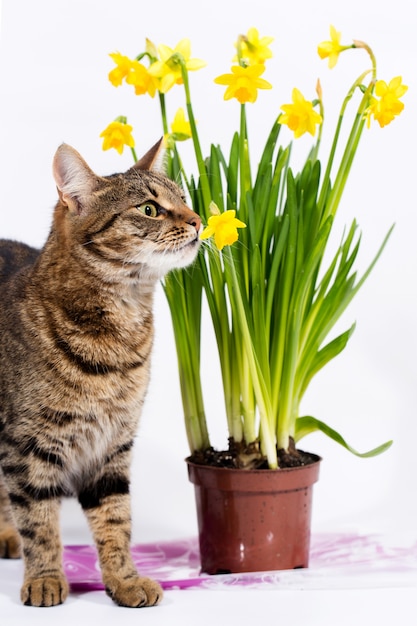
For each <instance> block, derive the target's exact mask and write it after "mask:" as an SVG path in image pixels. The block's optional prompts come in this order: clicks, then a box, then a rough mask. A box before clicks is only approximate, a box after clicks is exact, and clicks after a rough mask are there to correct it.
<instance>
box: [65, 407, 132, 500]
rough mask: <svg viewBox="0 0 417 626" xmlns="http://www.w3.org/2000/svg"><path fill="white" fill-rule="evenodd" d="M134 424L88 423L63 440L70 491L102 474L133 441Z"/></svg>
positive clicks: (100, 421) (106, 421) (68, 434)
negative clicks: (117, 453) (124, 447)
mask: <svg viewBox="0 0 417 626" xmlns="http://www.w3.org/2000/svg"><path fill="white" fill-rule="evenodd" d="M133 430H134V428H133V424H132V425H129V424H125V423H124V424H122V423H121V422H120V420H118V419H115V418H113V419H111V418H107V419H102V420H94V421H85V422H83V423H82V424H79V425H78V427H77V428H74V429H72V432H70V433H67V435H66V437H65V438H64V439H65V441H64V445H65V448H66V464H65V465H66V480H67V483H68V485H67V486H68V488H69V489H71V490H72V489H73V488H75V489H78V488H79V486H80V485H82V484H83V483H85V482H88V481H89V480H90V479H93V478H94V476H96V475H97V474H100V473H101V472H102V471H103V468H104V467H105V466H106V464H107V463H108V462H109V461H110V460H111V459H112V457H113V456H114V455H115V453H116V451H117V450H118V449H119V448H122V447H123V446H125V445H126V444H127V443H128V442H130V441H131V438H132V436H133V435H132V431H133Z"/></svg>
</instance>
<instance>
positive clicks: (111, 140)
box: [100, 120, 135, 154]
mask: <svg viewBox="0 0 417 626" xmlns="http://www.w3.org/2000/svg"><path fill="white" fill-rule="evenodd" d="M132 130H133V128H132V126H130V125H129V124H126V123H125V122H122V121H120V120H115V121H114V122H111V123H110V124H109V125H108V126H107V128H105V129H104V130H103V132H102V133H100V137H103V150H110V148H114V149H115V150H117V152H118V153H119V154H122V152H123V148H124V146H128V147H129V148H134V146H135V140H134V139H133V136H132Z"/></svg>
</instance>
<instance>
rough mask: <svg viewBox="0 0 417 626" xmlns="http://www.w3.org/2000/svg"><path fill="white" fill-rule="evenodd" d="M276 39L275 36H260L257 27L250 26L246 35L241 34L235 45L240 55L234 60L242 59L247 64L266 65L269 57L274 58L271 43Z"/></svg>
mask: <svg viewBox="0 0 417 626" xmlns="http://www.w3.org/2000/svg"><path fill="white" fill-rule="evenodd" d="M273 41H274V38H273V37H259V32H258V30H257V29H256V28H250V29H249V30H248V32H247V34H246V35H240V36H239V39H238V41H237V42H236V44H235V46H236V48H237V50H238V55H237V57H235V59H234V61H238V62H239V61H240V60H242V61H243V62H244V64H245V65H264V63H265V61H266V60H267V59H270V58H272V52H271V50H270V49H269V45H270V44H271V43H272V42H273Z"/></svg>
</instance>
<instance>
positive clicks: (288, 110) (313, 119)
mask: <svg viewBox="0 0 417 626" xmlns="http://www.w3.org/2000/svg"><path fill="white" fill-rule="evenodd" d="M281 109H282V110H283V111H284V114H283V115H281V116H280V118H279V122H280V124H286V125H287V126H288V128H289V129H290V130H292V131H294V137H295V138H298V137H301V135H304V133H307V132H308V133H310V135H313V137H314V135H315V133H316V127H317V124H321V123H322V121H323V118H322V117H321V115H320V114H319V113H317V112H316V111H315V110H314V109H313V103H312V102H310V101H309V100H306V99H305V98H304V96H303V94H302V93H301V91H299V90H298V89H297V88H295V87H294V89H293V90H292V104H283V105H282V106H281Z"/></svg>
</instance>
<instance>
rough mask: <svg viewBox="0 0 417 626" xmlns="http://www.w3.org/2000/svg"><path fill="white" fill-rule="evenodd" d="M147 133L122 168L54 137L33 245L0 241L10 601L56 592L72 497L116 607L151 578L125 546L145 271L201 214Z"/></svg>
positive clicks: (177, 252)
mask: <svg viewBox="0 0 417 626" xmlns="http://www.w3.org/2000/svg"><path fill="white" fill-rule="evenodd" d="M160 152H161V142H158V143H157V144H156V145H155V146H154V147H153V148H151V149H150V150H149V151H148V152H147V153H146V154H145V156H144V157H143V158H142V159H141V160H140V161H138V162H137V163H136V164H135V165H134V166H133V167H132V168H131V169H129V170H128V171H127V172H125V173H123V174H113V175H111V176H104V177H101V176H98V175H96V174H95V173H94V172H93V171H92V170H91V169H90V167H89V166H88V165H87V163H86V162H85V161H84V159H83V158H82V157H81V156H80V154H79V153H78V152H77V151H76V150H74V149H73V148H72V147H70V146H69V145H66V144H62V145H61V146H60V147H59V148H58V150H57V151H56V154H55V157H54V160H53V174H54V178H55V182H56V186H57V191H58V201H57V204H56V207H55V210H54V215H53V223H52V227H51V230H50V233H49V236H48V238H47V241H46V243H45V245H44V247H43V248H42V250H41V251H37V250H35V249H33V248H31V247H29V246H27V245H25V244H22V243H17V242H13V241H8V240H3V241H0V467H1V470H0V556H3V557H9V558H17V557H19V556H20V554H21V553H22V554H23V558H24V565H25V573H24V581H23V586H22V589H21V600H22V602H23V603H24V604H26V605H32V606H53V605H57V604H61V603H62V602H63V601H64V600H65V598H66V597H67V595H68V589H69V588H68V583H67V581H66V578H65V575H64V572H63V567H62V554H61V553H62V544H61V538H60V531H59V523H58V516H59V507H60V500H61V498H62V497H66V496H75V497H77V498H78V501H79V503H80V504H81V507H82V509H83V511H84V512H85V514H86V517H87V519H88V522H89V526H90V528H91V531H92V535H93V537H94V540H95V544H96V546H97V550H98V555H99V562H100V568H101V573H102V579H103V583H104V586H105V588H106V591H107V593H108V594H109V596H110V597H111V598H112V599H113V600H114V601H115V602H116V603H117V604H119V605H121V606H128V607H140V606H151V605H155V604H157V603H158V602H159V601H160V600H161V598H162V590H161V587H160V585H159V584H158V583H157V582H156V581H153V580H151V579H148V578H144V577H141V576H140V575H139V574H138V572H137V571H136V568H135V566H134V564H133V561H132V558H131V555H130V536H131V521H130V496H129V467H130V461H131V454H132V445H133V438H134V436H135V432H136V428H137V424H138V419H139V415H140V413H141V408H142V404H143V402H144V398H145V394H146V390H147V386H148V380H149V370H150V353H151V346H152V338H153V332H154V331H153V319H152V301H153V293H154V289H155V286H156V284H157V282H158V281H159V279H160V278H161V277H162V276H164V275H165V274H166V273H167V272H169V271H170V270H172V269H173V268H180V267H185V266H187V265H189V264H190V263H192V262H193V261H194V259H195V258H196V255H197V252H198V249H199V243H200V242H199V231H200V227H201V220H200V218H199V216H198V215H197V214H196V213H194V212H193V211H192V210H191V209H189V208H188V207H187V205H186V203H185V198H184V195H183V192H182V190H181V189H180V188H179V187H178V186H177V185H176V184H175V183H174V182H172V181H171V180H170V179H168V178H167V177H166V176H165V175H164V174H163V173H161V172H160V171H159V170H158V168H157V163H158V160H159V157H160Z"/></svg>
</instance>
